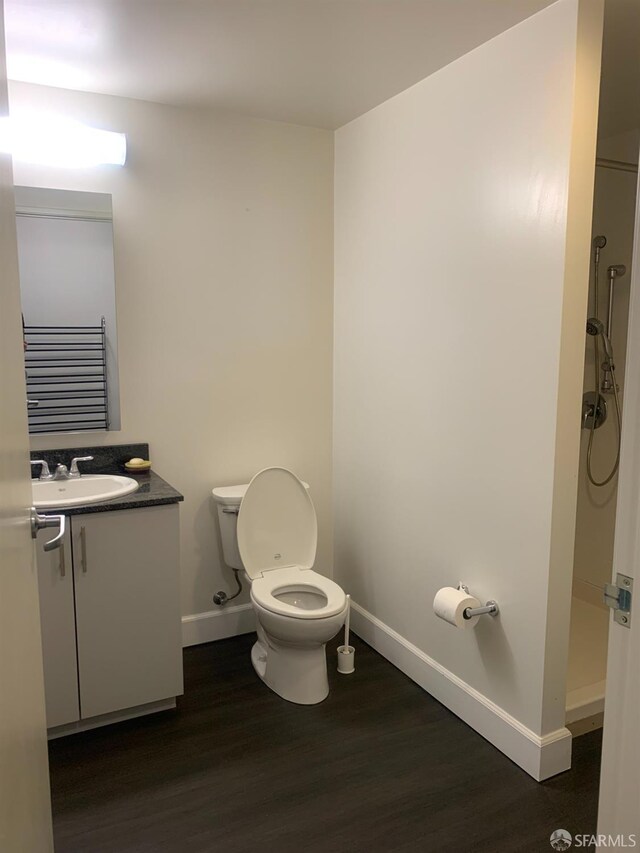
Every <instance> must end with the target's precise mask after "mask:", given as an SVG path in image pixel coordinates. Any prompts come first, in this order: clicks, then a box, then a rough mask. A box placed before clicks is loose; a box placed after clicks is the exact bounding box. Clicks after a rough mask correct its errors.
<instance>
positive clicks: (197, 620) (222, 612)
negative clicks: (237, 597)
mask: <svg viewBox="0 0 640 853" xmlns="http://www.w3.org/2000/svg"><path fill="white" fill-rule="evenodd" d="M255 630H256V619H255V615H254V612H253V607H252V606H251V605H250V604H238V605H235V606H234V607H220V608H219V609H218V610H209V611H207V612H206V613H193V614H192V615H190V616H183V617H182V645H183V646H197V645H199V644H200V643H211V642H213V641H214V640H223V639H224V638H225V637H235V636H237V635H238V634H249V633H250V632H251V631H255Z"/></svg>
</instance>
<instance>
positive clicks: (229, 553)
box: [211, 481, 309, 569]
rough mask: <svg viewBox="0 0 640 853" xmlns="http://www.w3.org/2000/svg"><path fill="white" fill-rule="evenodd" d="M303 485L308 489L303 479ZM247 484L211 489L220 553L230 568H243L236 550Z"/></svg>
mask: <svg viewBox="0 0 640 853" xmlns="http://www.w3.org/2000/svg"><path fill="white" fill-rule="evenodd" d="M303 485H304V487H305V489H307V490H308V489H309V484H308V483H304V481H303ZM248 486H249V484H248V483H243V484H242V485H240V486H218V487H217V488H215V489H212V491H211V494H212V495H213V499H214V501H215V502H216V505H217V508H218V522H219V524H220V538H221V539H222V554H223V556H224V561H225V563H226V564H227V566H229V567H230V568H231V569H244V566H243V565H242V557H241V556H240V551H239V550H238V512H239V510H240V504H241V503H242V498H243V497H244V495H245V492H246V491H247V488H248Z"/></svg>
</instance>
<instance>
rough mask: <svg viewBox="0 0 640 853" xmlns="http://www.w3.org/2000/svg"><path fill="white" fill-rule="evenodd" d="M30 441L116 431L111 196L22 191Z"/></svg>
mask: <svg viewBox="0 0 640 853" xmlns="http://www.w3.org/2000/svg"><path fill="white" fill-rule="evenodd" d="M16 225H17V233H18V260H19V265H20V287H21V297H22V311H23V326H24V341H25V371H26V382H27V399H28V401H29V402H28V407H29V432H30V433H32V434H37V433H61V432H84V431H90V432H96V431H101V430H114V429H119V428H120V402H119V391H118V359H117V352H118V346H117V332H116V302H115V278H114V259H113V214H112V204H111V196H110V195H108V194H105V193H84V192H72V191H68V190H56V189H44V188H38V187H16Z"/></svg>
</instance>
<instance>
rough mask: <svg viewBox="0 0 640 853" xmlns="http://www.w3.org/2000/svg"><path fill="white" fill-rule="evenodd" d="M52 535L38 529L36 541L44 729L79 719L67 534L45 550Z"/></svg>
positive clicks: (71, 576) (71, 568) (69, 542)
mask: <svg viewBox="0 0 640 853" xmlns="http://www.w3.org/2000/svg"><path fill="white" fill-rule="evenodd" d="M52 535H53V534H52V533H51V530H40V531H39V532H38V538H37V542H36V551H37V555H38V557H37V558H38V593H39V596H40V624H41V626H42V662H43V667H44V689H45V701H46V707H47V728H53V727H54V726H63V725H64V724H65V723H73V722H75V721H76V720H79V719H80V706H79V703H78V661H77V657H76V622H75V612H74V601H73V567H72V561H71V537H70V535H69V532H68V531H67V534H66V535H65V537H64V540H63V542H62V545H61V546H60V548H58V549H56V550H55V551H45V550H44V547H43V546H44V543H45V542H47V541H48V540H49V539H51V537H52Z"/></svg>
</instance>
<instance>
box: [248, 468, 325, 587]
mask: <svg viewBox="0 0 640 853" xmlns="http://www.w3.org/2000/svg"><path fill="white" fill-rule="evenodd" d="M237 530H238V549H239V551H240V556H241V557H242V563H243V565H244V568H245V570H246V572H247V574H248V575H249V577H250V578H257V577H260V576H261V575H262V573H263V572H268V571H269V570H271V569H281V568H283V567H284V566H300V567H301V568H311V566H312V565H313V563H314V560H315V558H316V547H317V544H318V522H317V520H316V511H315V509H314V508H313V503H312V501H311V498H310V497H309V494H308V492H307V490H306V488H305V486H304V483H302V481H301V480H299V479H298V478H297V477H296V475H295V474H293V473H292V472H291V471H288V470H287V469H286V468H265V469H264V470H263V471H260V472H259V473H258V474H256V475H255V477H254V478H253V480H252V481H251V482H250V483H249V485H248V487H247V491H246V493H245V496H244V498H243V499H242V503H241V504H240V511H239V513H238V528H237Z"/></svg>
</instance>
